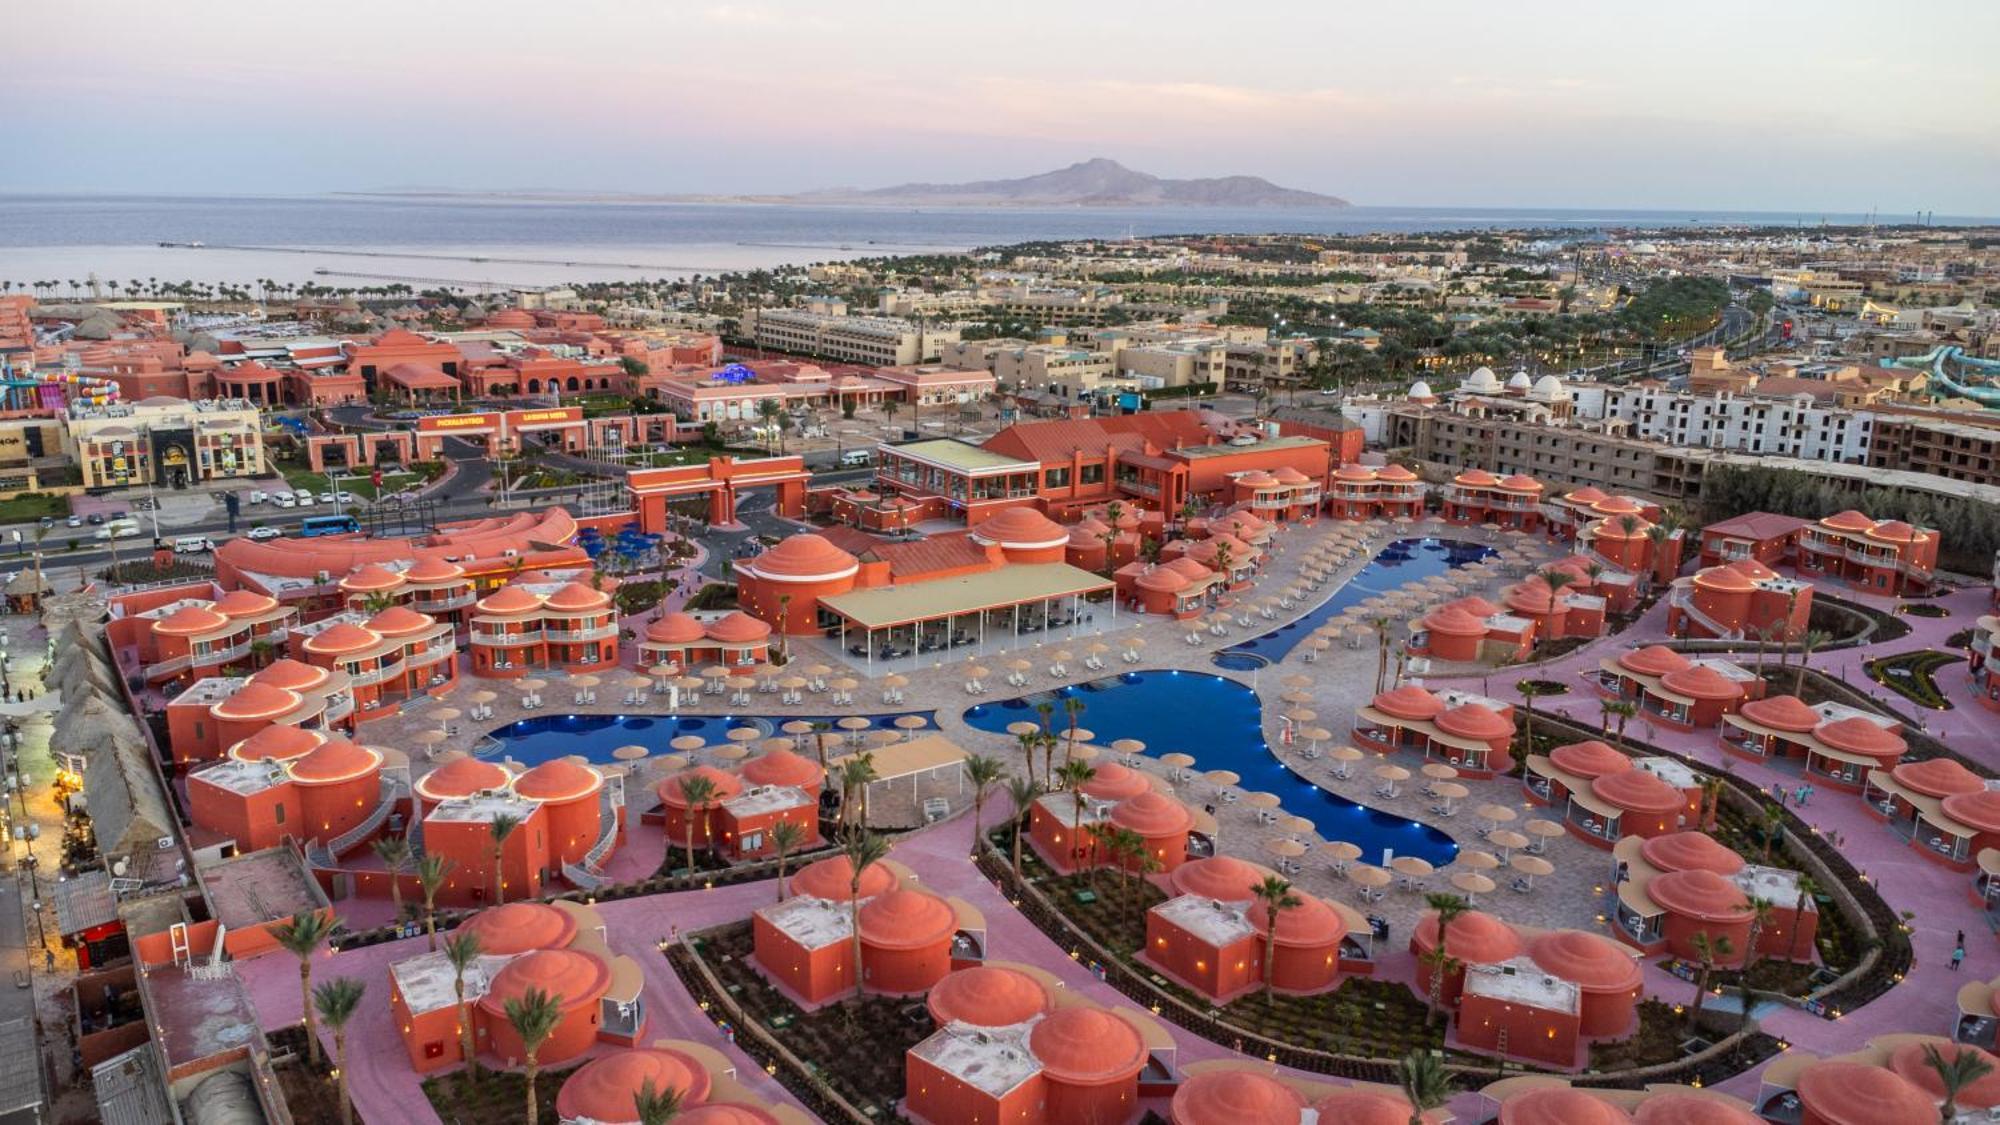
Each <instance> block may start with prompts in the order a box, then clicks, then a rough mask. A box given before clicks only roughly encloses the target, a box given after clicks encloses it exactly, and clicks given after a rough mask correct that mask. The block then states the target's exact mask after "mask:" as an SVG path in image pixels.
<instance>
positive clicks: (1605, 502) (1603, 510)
mask: <svg viewBox="0 0 2000 1125" xmlns="http://www.w3.org/2000/svg"><path fill="white" fill-rule="evenodd" d="M1590 510H1591V511H1593V512H1596V513H1597V514H1598V515H1601V516H1636V515H1639V514H1640V513H1641V512H1643V511H1644V509H1642V508H1641V507H1639V504H1638V502H1637V501H1635V500H1633V499H1632V498H1631V497H1630V496H1606V497H1605V498H1604V499H1602V500H1599V501H1597V502H1596V503H1593V504H1592V505H1591V506H1590Z"/></svg>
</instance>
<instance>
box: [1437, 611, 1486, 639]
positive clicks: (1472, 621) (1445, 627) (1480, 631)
mask: <svg viewBox="0 0 2000 1125" xmlns="http://www.w3.org/2000/svg"><path fill="white" fill-rule="evenodd" d="M1423 627H1424V628H1425V629H1427V630H1429V631H1430V632H1433V633H1443V634H1445V635H1446V636H1453V637H1483V636H1485V635H1486V622H1485V621H1484V620H1482V619H1480V618H1477V617H1474V616H1473V615H1471V614H1470V613H1467V612H1466V611H1465V610H1463V609H1460V608H1458V607H1457V606H1450V605H1448V606H1445V607H1444V608H1443V609H1440V610H1438V611H1436V612H1434V613H1432V614H1431V615H1430V616H1429V617H1426V618H1424V619H1423Z"/></svg>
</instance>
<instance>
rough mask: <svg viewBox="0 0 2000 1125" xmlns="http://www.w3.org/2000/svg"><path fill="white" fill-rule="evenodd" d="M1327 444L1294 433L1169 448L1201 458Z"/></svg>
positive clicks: (1184, 455) (1183, 455)
mask: <svg viewBox="0 0 2000 1125" xmlns="http://www.w3.org/2000/svg"><path fill="white" fill-rule="evenodd" d="M1325 444H1326V443H1325V442H1324V441H1321V440H1320V439H1318V438H1311V437H1301V436H1299V435H1297V434H1293V435H1289V436H1286V437H1274V438H1259V439H1258V440H1256V441H1251V442H1245V443H1243V444H1242V445H1234V444H1231V443H1229V442H1223V443H1220V444H1217V445H1184V446H1182V447H1180V448H1179V449H1174V450H1169V452H1171V453H1173V454H1174V455H1176V456H1179V457H1187V458H1190V459H1193V460H1200V459H1202V458H1207V457H1231V456H1234V455H1236V454H1239V453H1262V452H1266V451H1268V450H1273V449H1303V448H1305V447H1307V446H1312V445H1325Z"/></svg>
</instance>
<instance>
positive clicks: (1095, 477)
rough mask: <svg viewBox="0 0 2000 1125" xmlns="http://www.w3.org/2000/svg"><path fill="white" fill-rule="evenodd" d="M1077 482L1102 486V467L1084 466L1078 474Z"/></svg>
mask: <svg viewBox="0 0 2000 1125" xmlns="http://www.w3.org/2000/svg"><path fill="white" fill-rule="evenodd" d="M1077 480H1078V482H1079V483H1081V484H1103V483H1104V466H1102V465H1085V466H1084V467H1083V469H1082V471H1081V472H1080V473H1079V474H1078V476H1077Z"/></svg>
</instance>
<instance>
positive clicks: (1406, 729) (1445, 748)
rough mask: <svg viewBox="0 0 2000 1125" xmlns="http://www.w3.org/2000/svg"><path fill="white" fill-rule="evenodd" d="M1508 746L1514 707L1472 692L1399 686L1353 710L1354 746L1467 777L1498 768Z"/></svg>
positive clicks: (1511, 738)
mask: <svg viewBox="0 0 2000 1125" xmlns="http://www.w3.org/2000/svg"><path fill="white" fill-rule="evenodd" d="M1513 740H1514V707H1513V705H1512V704H1510V703H1503V702H1501V701H1500V700H1497V699H1491V698H1488V697H1486V696H1483V695H1479V694H1477V693H1474V692H1467V691H1458V690H1455V689H1444V690H1440V691H1435V692H1434V691H1431V690H1428V689H1426V688H1421V687H1418V686H1416V685H1415V684H1405V685H1403V686H1402V687H1398V688H1392V689H1390V690H1388V691H1385V692H1383V693H1381V694H1380V695H1377V696H1376V697H1375V698H1374V699H1373V700H1372V701H1371V702H1369V703H1368V704H1366V705H1364V706H1362V707H1360V708H1357V709H1356V711H1355V718H1354V741H1355V744H1356V745H1357V746H1360V747H1361V748H1362V749H1364V750H1373V751H1375V752H1376V753H1378V754H1394V753H1397V752H1398V751H1401V750H1414V751H1417V752H1418V753H1420V754H1421V755H1422V756H1423V757H1424V759H1425V760H1426V761H1434V762H1443V763H1445V764H1446V765H1449V766H1451V767H1452V768H1454V769H1456V770H1458V771H1459V772H1461V773H1463V774H1465V775H1467V776H1468V777H1491V776H1492V775H1493V774H1494V773H1495V772H1496V771H1498V770H1500V769H1502V768H1504V763H1505V761H1506V758H1507V747H1508V745H1509V744H1510V743H1512V742H1513Z"/></svg>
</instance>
